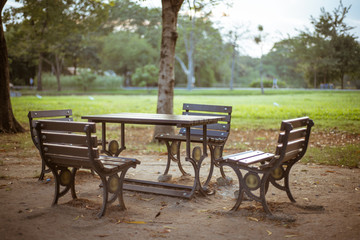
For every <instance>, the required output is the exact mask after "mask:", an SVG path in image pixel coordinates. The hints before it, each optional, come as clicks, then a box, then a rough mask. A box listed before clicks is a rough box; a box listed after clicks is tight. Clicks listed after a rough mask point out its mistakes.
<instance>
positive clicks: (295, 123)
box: [280, 117, 309, 131]
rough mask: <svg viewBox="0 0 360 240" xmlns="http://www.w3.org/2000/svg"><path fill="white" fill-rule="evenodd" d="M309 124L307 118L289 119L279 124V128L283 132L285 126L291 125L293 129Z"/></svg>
mask: <svg viewBox="0 0 360 240" xmlns="http://www.w3.org/2000/svg"><path fill="white" fill-rule="evenodd" d="M308 122H309V118H308V117H302V118H294V119H289V120H284V121H282V123H281V128H280V131H284V130H285V125H286V124H289V123H290V124H291V125H292V127H293V128H299V127H304V126H306V125H307V124H308Z"/></svg>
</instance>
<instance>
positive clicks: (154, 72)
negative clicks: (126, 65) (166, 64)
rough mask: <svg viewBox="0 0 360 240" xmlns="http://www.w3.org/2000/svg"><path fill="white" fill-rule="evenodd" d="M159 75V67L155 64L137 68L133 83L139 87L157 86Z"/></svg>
mask: <svg viewBox="0 0 360 240" xmlns="http://www.w3.org/2000/svg"><path fill="white" fill-rule="evenodd" d="M158 76H159V68H158V67H156V66H155V65H153V64H148V65H146V66H144V67H140V68H137V69H136V71H135V73H134V75H133V76H132V80H133V83H134V84H135V85H136V86H139V87H154V86H157V83H158Z"/></svg>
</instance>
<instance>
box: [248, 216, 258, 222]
mask: <svg viewBox="0 0 360 240" xmlns="http://www.w3.org/2000/svg"><path fill="white" fill-rule="evenodd" d="M248 219H249V220H251V221H254V222H258V221H259V219H257V218H254V217H248Z"/></svg>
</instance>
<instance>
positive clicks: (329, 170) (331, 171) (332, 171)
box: [326, 170, 335, 173]
mask: <svg viewBox="0 0 360 240" xmlns="http://www.w3.org/2000/svg"><path fill="white" fill-rule="evenodd" d="M326 172H329V173H334V172H335V171H330V170H327V171H326Z"/></svg>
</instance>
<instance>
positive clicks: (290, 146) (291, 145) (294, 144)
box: [276, 139, 305, 155]
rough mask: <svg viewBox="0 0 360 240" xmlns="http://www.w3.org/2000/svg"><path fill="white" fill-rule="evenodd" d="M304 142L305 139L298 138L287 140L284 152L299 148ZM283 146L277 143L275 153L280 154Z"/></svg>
mask: <svg viewBox="0 0 360 240" xmlns="http://www.w3.org/2000/svg"><path fill="white" fill-rule="evenodd" d="M304 144H305V140H304V139H299V140H296V141H292V142H288V144H287V147H286V152H291V151H294V150H300V149H302V148H303V147H304ZM282 148H283V144H279V145H278V146H277V148H276V155H280V153H281V150H282Z"/></svg>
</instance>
